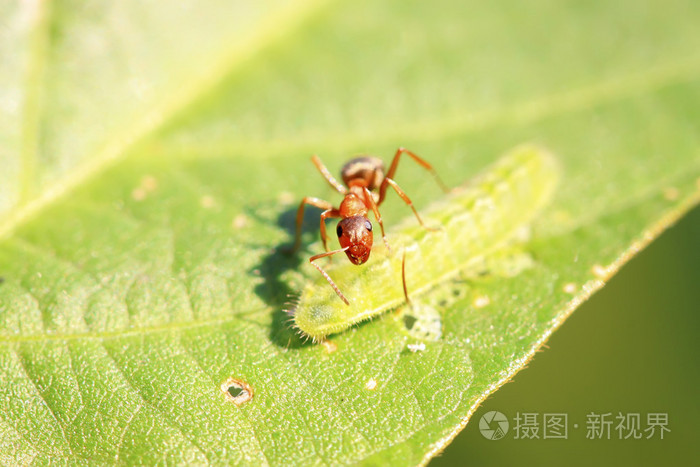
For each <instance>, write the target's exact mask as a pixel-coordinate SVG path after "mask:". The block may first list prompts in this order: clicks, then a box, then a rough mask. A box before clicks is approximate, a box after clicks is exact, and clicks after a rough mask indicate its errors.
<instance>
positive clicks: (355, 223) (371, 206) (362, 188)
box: [293, 148, 449, 305]
mask: <svg viewBox="0 0 700 467" xmlns="http://www.w3.org/2000/svg"><path fill="white" fill-rule="evenodd" d="M404 153H405V154H407V155H409V156H410V157H411V158H412V159H413V160H414V161H416V162H417V163H418V164H419V165H420V166H422V167H423V168H424V169H426V170H428V171H429V172H430V173H431V174H432V176H433V177H434V178H435V180H436V181H437V183H438V184H439V185H440V186H441V187H442V189H443V190H445V191H446V192H447V191H449V189H448V188H447V186H446V185H445V184H444V183H443V182H442V180H440V177H438V175H437V173H436V172H435V170H434V169H433V167H432V166H431V165H430V164H429V163H428V162H426V161H424V160H423V159H421V158H420V157H418V156H417V155H416V154H414V153H413V152H411V151H409V150H408V149H404V148H399V149H398V150H397V151H396V154H395V155H394V159H393V160H392V161H391V166H390V167H389V171H388V172H386V174H385V172H384V163H383V162H382V161H381V159H378V158H376V157H367V156H365V157H357V158H355V159H352V160H350V161H349V162H348V163H346V164H345V165H344V166H343V168H342V169H341V171H340V173H341V176H342V178H343V182H344V183H345V185H346V186H347V188H346V187H345V186H343V185H342V184H340V183H339V182H338V181H337V180H336V179H335V178H333V175H331V173H330V172H329V171H328V169H327V168H326V166H324V165H323V163H322V162H321V160H320V159H319V158H318V156H316V155H314V156H313V157H312V158H311V161H312V162H313V163H314V165H315V166H316V168H317V169H318V171H319V172H321V175H323V177H324V178H325V179H326V181H327V182H328V183H329V184H330V185H331V186H332V187H333V188H335V189H336V190H337V191H338V192H340V194H342V195H343V196H344V198H343V201H342V202H341V203H340V207H338V208H335V207H333V205H332V204H331V203H329V202H328V201H324V200H322V199H319V198H315V197H312V196H306V197H304V199H302V200H301V203H300V204H299V210H298V211H297V229H296V238H295V241H294V247H293V251H296V250H297V249H298V248H299V246H300V245H301V224H302V222H303V220H304V208H305V206H306V205H307V204H309V205H311V206H316V207H317V208H320V209H323V210H324V211H323V213H321V240H322V241H323V246H324V248H325V250H326V252H325V253H321V254H318V255H314V256H312V257H311V258H309V261H310V262H311V264H313V266H314V267H315V268H316V269H318V271H319V272H320V273H321V274H323V277H325V278H326V280H327V281H328V283H329V284H330V285H331V287H333V290H335V293H336V294H338V296H339V297H340V298H341V299H342V300H343V301H344V302H345V304H347V305H350V302H349V301H348V299H347V298H345V295H343V294H342V292H341V291H340V289H339V288H338V286H337V285H336V284H335V282H333V280H332V279H331V278H330V276H329V275H328V274H327V273H326V271H324V270H323V269H322V268H321V266H319V265H318V264H316V263H314V261H316V260H317V259H319V258H323V257H325V256H331V255H334V254H336V253H340V252H341V251H343V252H345V254H346V255H347V257H348V259H349V260H350V262H351V263H353V264H358V265H359V264H363V263H365V262H366V261H367V260H368V259H369V254H370V252H371V251H372V242H373V237H372V223H371V222H370V221H369V219H368V218H367V213H368V212H369V211H370V210H372V212H373V213H374V217H375V218H376V219H377V222H378V223H379V227H380V228H381V230H382V238H383V240H384V244H385V245H386V247H387V250H389V243H388V242H387V240H386V234H385V232H384V223H383V222H382V216H381V215H380V214H379V206H380V205H381V204H382V202H383V201H384V198H385V196H386V190H387V188H388V187H389V186H391V187H392V188H393V189H394V190H396V193H397V194H398V195H399V196H400V197H401V199H402V200H403V201H404V202H405V203H406V204H407V205H408V206H409V207H410V208H411V209H412V210H413V213H414V214H415V215H416V218H417V219H418V222H419V223H420V225H422V226H424V227H426V226H425V225H424V224H423V220H422V219H421V217H420V216H419V215H418V211H416V208H415V207H414V206H413V202H412V201H411V199H410V198H409V197H408V196H407V195H406V193H404V191H403V190H402V189H401V188H400V187H399V185H398V184H397V183H396V182H395V181H394V174H395V173H396V168H397V167H398V165H399V160H400V158H401V155H402V154H404ZM335 217H339V218H341V221H340V222H338V227H337V228H336V233H337V234H338V241H339V242H340V249H338V250H333V251H330V250H329V249H328V236H327V234H326V222H325V221H326V219H329V218H335ZM426 228H428V227H426ZM404 289H405V284H404Z"/></svg>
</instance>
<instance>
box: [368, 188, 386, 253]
mask: <svg viewBox="0 0 700 467" xmlns="http://www.w3.org/2000/svg"><path fill="white" fill-rule="evenodd" d="M364 191H365V198H367V200H368V201H369V205H370V207H371V208H372V212H373V213H374V217H375V219H377V222H378V223H379V228H380V229H381V230H382V239H383V240H384V245H386V250H387V251H391V248H389V242H387V240H386V233H384V222H382V215H381V214H379V207H378V206H377V203H376V202H375V201H374V196H372V192H371V191H369V189H368V188H367V187H364Z"/></svg>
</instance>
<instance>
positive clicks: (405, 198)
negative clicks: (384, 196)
mask: <svg viewBox="0 0 700 467" xmlns="http://www.w3.org/2000/svg"><path fill="white" fill-rule="evenodd" d="M384 183H386V184H388V185H391V187H392V188H393V189H394V190H396V193H397V194H398V195H399V196H400V197H401V199H402V200H403V202H404V203H406V204H408V206H409V207H410V208H411V209H412V210H413V214H415V215H416V219H418V222H419V223H420V225H422V226H423V227H425V228H426V229H428V230H432V231H438V230H440V229H437V228H433V227H428V226H427V225H425V224H424V223H423V219H421V217H420V216H419V215H418V211H416V208H415V206H413V201H411V198H409V197H408V195H407V194H406V193H404V191H403V190H402V189H401V188H400V187H399V185H398V184H397V183H396V182H395V181H394V180H392V179H390V178H388V177H387V178H385V179H384Z"/></svg>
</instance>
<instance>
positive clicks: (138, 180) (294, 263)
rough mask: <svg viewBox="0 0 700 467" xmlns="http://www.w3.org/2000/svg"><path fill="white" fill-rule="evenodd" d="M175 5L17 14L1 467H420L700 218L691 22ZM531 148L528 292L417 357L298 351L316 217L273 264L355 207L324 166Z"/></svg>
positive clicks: (442, 164) (461, 300) (419, 199)
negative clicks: (292, 315) (675, 228)
mask: <svg viewBox="0 0 700 467" xmlns="http://www.w3.org/2000/svg"><path fill="white" fill-rule="evenodd" d="M178 5H180V7H178V8H181V9H175V8H174V7H171V8H172V9H170V10H168V11H163V6H162V5H156V4H153V5H151V4H144V3H143V2H119V3H118V4H114V5H112V4H111V3H110V4H107V3H105V4H94V5H93V4H90V5H89V6H88V5H83V4H82V3H80V4H79V5H77V4H76V5H70V4H63V3H57V2H43V3H30V2H27V3H21V4H17V5H15V4H12V5H4V6H3V7H2V8H3V9H4V10H7V11H6V13H7V14H4V13H5V12H4V13H3V15H2V17H3V18H4V19H3V21H4V22H6V23H7V25H8V26H7V27H5V28H3V29H2V31H3V32H2V35H1V36H0V50H2V52H3V53H2V55H3V60H4V63H7V65H8V66H3V68H2V70H0V79H2V82H3V85H2V86H0V123H2V125H0V142H1V143H2V144H0V213H2V222H0V232H1V233H2V240H1V241H0V276H1V277H2V283H0V382H1V383H0V453H1V454H0V459H2V461H3V462H4V463H29V462H32V461H34V462H37V463H46V462H48V461H49V460H53V461H57V462H62V463H75V462H81V463H88V462H89V463H96V462H97V463H136V462H139V463H155V462H159V461H166V462H173V463H185V462H187V463H221V462H240V463H249V464H259V463H270V464H290V463H293V464H322V463H329V464H330V463H340V462H357V461H364V462H366V463H385V462H387V461H389V460H390V461H392V462H393V463H405V464H415V463H421V462H426V461H427V460H428V459H429V458H430V457H431V456H433V455H434V454H435V453H436V452H438V451H439V450H440V449H442V448H444V446H445V445H446V444H447V443H448V442H449V440H451V439H452V437H453V436H454V435H455V434H456V433H457V432H458V431H459V430H460V429H461V428H462V427H463V426H464V424H465V423H466V422H467V420H468V417H469V415H470V414H471V413H472V412H473V411H474V410H475V408H476V406H477V405H478V404H479V402H480V401H481V400H483V399H484V397H486V395H487V394H489V393H491V392H492V391H494V390H495V389H496V388H497V387H498V386H499V385H501V384H503V382H505V381H507V380H508V379H509V378H510V377H512V375H513V374H515V373H516V372H517V371H518V370H519V369H521V368H522V367H523V365H524V364H525V363H526V362H527V361H528V360H529V359H530V358H531V357H532V355H533V354H534V352H535V351H536V350H537V349H538V348H539V347H540V346H541V345H542V343H543V342H544V341H545V340H546V339H547V337H548V336H549V335H550V334H551V333H552V332H553V331H554V330H555V329H556V328H557V327H558V326H559V325H560V324H561V323H562V322H563V321H564V320H565V319H566V317H567V316H568V315H569V314H570V313H571V312H572V311H573V310H574V309H575V308H576V306H578V304H580V303H581V302H582V301H584V300H585V299H586V298H587V297H588V296H589V295H590V294H591V293H593V292H594V291H595V290H596V289H598V288H599V287H601V286H602V285H603V283H604V282H605V280H607V278H609V277H610V275H612V274H613V273H614V272H615V271H616V270H617V269H618V268H619V266H620V265H622V264H623V263H624V262H625V261H627V259H629V258H630V257H631V256H632V255H634V253H635V252H636V251H638V250H639V249H640V248H642V247H643V246H644V245H646V244H647V243H648V242H649V241H651V240H652V239H653V238H654V237H656V236H657V235H658V233H659V232H660V231H661V230H662V229H664V228H665V227H666V226H668V225H669V224H670V223H671V222H673V221H674V220H675V219H677V218H678V217H679V216H681V215H682V214H683V213H685V212H686V211H687V210H688V209H690V208H691V207H692V206H693V205H695V204H696V203H697V201H698V199H699V197H700V195H699V191H700V182H699V180H698V179H699V177H700V154H699V148H700V144H699V139H700V136H699V135H700V132H699V131H698V129H699V128H698V123H697V122H698V121H700V115H699V113H700V111H699V110H698V109H700V56H699V55H698V54H697V50H699V46H700V37H699V36H698V35H697V32H696V31H697V26H696V25H697V23H698V20H700V6H699V5H698V4H697V2H691V1H680V0H679V1H672V2H666V3H665V4H664V5H663V7H661V6H656V5H655V4H654V3H653V2H633V1H622V2H615V3H614V4H611V3H610V2H603V1H600V2H588V3H586V5H574V4H567V3H562V2H554V1H552V2H548V1H541V2H535V4H527V5H525V4H520V3H518V2H512V1H507V0H502V1H499V2H490V3H483V2H482V3H477V4H467V3H464V4H459V5H457V4H454V2H442V3H440V2H439V3H438V4H435V3H434V2H433V3H431V4H430V5H428V4H427V3H425V2H398V1H397V2H387V3H381V4H377V2H351V3H347V4H344V3H340V2H338V3H330V4H327V5H326V4H324V5H321V4H317V3H299V2H294V3H292V2H289V3H284V2H265V3H260V2H256V6H255V7H251V6H250V5H248V4H247V3H245V4H244V3H242V2H241V3H236V2H222V3H221V4H219V2H214V1H212V2H210V3H208V4H207V5H202V2H184V3H183V2H180V3H179V4H178ZM5 57H7V60H6V61H5ZM523 141H532V142H535V143H538V144H542V145H543V146H545V147H547V148H549V149H550V150H551V151H552V152H553V153H554V154H556V155H557V158H558V159H559V162H560V164H561V166H562V181H561V183H560V185H559V188H558V189H557V191H556V193H555V194H554V197H553V201H552V202H551V204H549V205H548V207H547V208H546V209H545V210H544V211H543V212H542V214H541V215H540V216H539V217H538V218H537V219H536V220H535V222H534V224H533V225H532V233H531V237H530V240H529V241H528V242H527V243H526V244H525V245H524V246H523V248H524V249H525V251H526V252H527V254H528V255H529V256H530V257H531V258H532V259H533V263H532V265H531V267H528V268H526V269H524V270H522V271H520V272H519V273H518V274H516V275H514V276H512V277H507V275H486V276H484V277H465V278H464V279H462V280H457V281H455V282H451V283H449V284H447V285H446V287H445V288H443V289H440V290H436V291H435V293H434V296H433V297H434V299H435V300H436V301H437V302H439V301H440V300H441V299H443V298H446V297H448V296H449V300H446V301H445V304H444V306H443V307H442V308H441V313H442V330H443V335H442V338H441V340H440V341H438V342H432V343H429V344H427V345H426V348H425V350H423V351H420V352H412V351H409V350H408V347H407V346H408V344H413V343H415V342H416V340H415V339H414V338H412V337H410V336H409V335H407V334H406V333H405V332H403V330H402V324H401V322H400V320H398V319H397V318H396V316H395V315H394V314H392V313H389V314H386V315H383V316H382V317H381V318H379V319H376V320H374V321H372V322H369V323H366V324H363V325H361V326H358V327H356V328H353V329H352V330H350V331H348V332H346V333H343V334H340V335H338V336H336V337H334V338H333V343H334V344H335V346H337V350H335V351H334V352H332V353H328V348H327V347H323V346H317V345H308V344H307V345H304V344H302V342H301V341H299V340H298V338H296V336H295V335H294V334H293V332H292V331H291V330H290V329H289V327H288V326H287V324H286V322H285V320H286V318H287V317H286V316H285V315H284V313H283V312H282V311H281V309H282V308H283V306H284V303H285V301H286V300H287V295H288V294H289V293H294V292H296V291H298V290H300V289H301V287H302V286H303V285H304V283H305V281H306V280H308V278H315V277H316V276H315V274H317V272H316V271H315V270H314V269H313V268H312V267H311V266H310V265H309V264H308V262H307V261H306V258H307V257H308V256H310V255H312V254H315V253H317V252H319V251H320V246H319V245H318V244H310V243H311V241H312V240H313V239H316V238H317V229H318V224H317V219H316V217H315V216H312V215H309V216H308V218H307V221H306V222H305V223H304V232H305V234H304V242H305V245H306V248H305V250H304V252H303V253H302V254H301V255H299V256H297V257H290V256H287V255H284V254H282V253H280V252H279V247H280V246H282V245H283V244H285V243H289V242H290V240H291V233H292V231H293V228H294V216H295V210H296V205H297V202H298V201H299V200H300V199H301V197H303V196H305V195H309V196H318V197H322V198H327V199H329V200H330V201H331V202H334V203H336V202H339V199H338V195H337V193H335V192H334V191H332V189H331V188H330V187H329V186H327V184H326V183H325V182H324V181H323V180H322V178H321V177H320V176H319V175H318V174H317V173H316V172H315V169H314V168H313V166H312V164H311V163H310V162H309V160H308V157H309V155H310V154H312V153H318V154H319V155H320V156H321V158H322V159H323V161H324V162H325V163H326V164H327V166H328V167H329V168H330V170H331V171H333V172H336V171H337V169H338V168H339V167H340V166H341V165H342V163H343V162H344V161H345V160H346V159H347V158H348V157H349V156H350V155H352V154H355V153H358V152H370V153H372V154H375V155H379V156H381V157H382V158H383V159H384V160H385V161H387V162H388V160H389V158H390V156H391V155H392V154H393V152H394V151H395V150H396V147H398V146H405V147H408V148H410V149H412V150H414V151H415V152H417V153H418V154H420V155H421V156H423V157H424V158H426V159H427V160H428V161H430V162H431V163H432V164H433V165H434V166H435V168H436V170H437V171H438V173H440V174H441V175H442V176H443V178H444V179H445V180H446V181H447V182H448V184H450V185H452V186H455V185H459V184H462V183H464V182H465V181H466V180H468V179H469V178H470V177H471V176H473V175H474V174H475V173H477V172H478V171H479V170H481V169H482V168H484V167H486V166H487V165H488V164H489V163H490V162H492V161H494V160H495V159H496V158H497V157H498V156H500V155H501V154H502V153H503V152H505V151H506V150H507V149H509V148H511V147H513V146H515V145H517V144H519V143H522V142H523ZM396 179H397V182H398V183H399V184H400V185H401V186H402V187H403V188H404V189H405V190H406V192H407V193H409V195H410V196H411V197H412V199H413V201H414V203H415V205H416V206H417V208H418V209H419V210H420V209H421V207H422V206H426V205H427V204H428V203H429V202H430V201H432V200H434V199H437V198H439V197H440V196H442V195H441V193H440V190H439V189H438V188H437V187H436V186H435V184H434V183H433V181H432V180H430V178H429V177H427V176H426V174H425V173H424V172H423V171H422V170H421V169H420V168H419V167H417V166H415V165H414V164H412V162H410V161H409V160H407V161H405V162H402V164H401V167H400V169H399V171H398V174H397V177H396ZM382 214H383V216H384V217H385V222H386V223H387V225H392V224H395V223H397V222H399V220H400V219H402V218H403V217H406V216H409V215H410V210H408V208H406V207H405V206H404V205H403V203H402V202H400V200H398V199H396V198H395V197H392V198H391V199H389V200H388V201H387V202H386V203H385V204H383V205H382ZM377 286H378V287H380V286H381V284H377ZM484 297H488V304H487V305H485V306H484V305H483V304H484V303H485V301H484ZM231 378H235V379H237V380H240V381H244V382H245V383H246V384H248V385H250V387H251V388H252V391H253V393H254V395H253V398H252V399H251V400H250V401H248V402H245V403H244V404H242V405H240V406H237V405H235V404H234V403H233V402H232V401H231V400H230V398H229V397H228V396H227V394H229V393H228V391H227V390H226V386H224V387H223V388H222V384H224V383H225V382H226V381H228V380H230V379H231ZM368 388H373V389H368Z"/></svg>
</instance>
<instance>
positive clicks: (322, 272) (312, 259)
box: [309, 246, 350, 305]
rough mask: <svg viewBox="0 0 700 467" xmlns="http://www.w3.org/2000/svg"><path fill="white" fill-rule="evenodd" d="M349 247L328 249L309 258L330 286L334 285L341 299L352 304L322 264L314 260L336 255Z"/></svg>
mask: <svg viewBox="0 0 700 467" xmlns="http://www.w3.org/2000/svg"><path fill="white" fill-rule="evenodd" d="M348 248H350V247H349V246H346V247H345V248H341V249H340V250H333V251H327V252H325V253H321V254H318V255H314V256H312V257H311V258H309V262H310V263H311V264H312V265H313V266H314V267H315V268H316V269H318V272H320V273H321V274H322V275H323V277H325V278H326V280H327V281H328V283H329V284H330V286H331V287H333V290H335V293H336V294H338V297H340V299H341V300H342V301H344V302H345V304H346V305H350V302H349V301H348V299H347V298H345V295H343V293H342V292H341V291H340V289H339V288H338V286H337V285H335V282H333V279H331V276H329V275H328V273H327V272H326V271H324V270H323V268H322V267H321V266H319V265H318V264H316V263H314V261H316V260H317V259H319V258H323V257H325V256H330V255H334V254H336V253H340V252H341V251H345V250H347V249H348Z"/></svg>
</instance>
